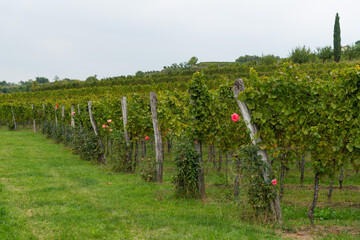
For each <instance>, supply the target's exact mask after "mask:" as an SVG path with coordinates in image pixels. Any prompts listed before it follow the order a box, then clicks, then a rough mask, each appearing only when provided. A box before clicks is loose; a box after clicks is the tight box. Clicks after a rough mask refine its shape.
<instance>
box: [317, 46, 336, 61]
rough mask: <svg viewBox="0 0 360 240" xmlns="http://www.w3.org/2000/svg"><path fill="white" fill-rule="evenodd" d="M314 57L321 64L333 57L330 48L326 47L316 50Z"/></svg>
mask: <svg viewBox="0 0 360 240" xmlns="http://www.w3.org/2000/svg"><path fill="white" fill-rule="evenodd" d="M316 56H317V57H318V58H319V59H321V60H322V61H323V62H325V61H326V60H330V59H331V58H332V57H333V56H334V53H333V50H332V48H331V46H326V47H322V48H317V54H316Z"/></svg>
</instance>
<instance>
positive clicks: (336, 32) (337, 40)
mask: <svg viewBox="0 0 360 240" xmlns="http://www.w3.org/2000/svg"><path fill="white" fill-rule="evenodd" d="M340 58H341V37H340V18H339V14H338V13H336V17H335V25H334V60H335V62H339V61H340Z"/></svg>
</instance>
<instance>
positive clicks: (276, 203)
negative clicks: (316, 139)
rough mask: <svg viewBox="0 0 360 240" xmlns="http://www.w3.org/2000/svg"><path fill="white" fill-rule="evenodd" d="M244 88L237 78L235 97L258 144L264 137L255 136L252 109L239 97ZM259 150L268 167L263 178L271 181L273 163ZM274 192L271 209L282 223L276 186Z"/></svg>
mask: <svg viewBox="0 0 360 240" xmlns="http://www.w3.org/2000/svg"><path fill="white" fill-rule="evenodd" d="M244 90H245V87H244V83H243V81H242V79H236V80H235V84H234V88H233V92H234V97H235V99H236V103H237V105H238V107H239V109H240V112H241V115H242V117H243V119H244V121H245V124H246V127H247V128H248V130H249V131H250V138H251V142H252V144H254V145H257V144H258V143H260V142H261V141H262V139H261V138H260V137H258V138H256V137H255V136H256V135H257V133H258V128H257V126H256V125H255V124H254V123H251V116H250V111H249V109H248V108H247V106H246V104H245V103H244V102H241V101H239V100H238V99H237V98H238V96H239V93H240V92H243V91H244ZM258 151H259V152H258V153H259V155H260V156H261V159H262V161H263V162H264V163H265V164H266V166H267V167H266V168H263V169H262V175H263V179H264V181H265V182H269V181H270V179H269V177H270V176H271V164H270V161H269V158H268V155H267V152H266V150H262V149H259V150H258ZM272 193H273V194H274V196H275V198H274V200H272V201H270V209H271V211H272V212H273V215H274V218H275V220H276V221H277V222H278V223H280V224H282V222H283V217H282V212H281V207H280V199H279V194H278V193H277V191H276V190H275V189H274V188H273V190H272Z"/></svg>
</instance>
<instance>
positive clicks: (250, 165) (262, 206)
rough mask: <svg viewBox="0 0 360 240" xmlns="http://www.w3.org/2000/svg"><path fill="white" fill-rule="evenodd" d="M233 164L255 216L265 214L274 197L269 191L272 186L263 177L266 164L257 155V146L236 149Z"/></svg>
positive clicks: (268, 210)
mask: <svg viewBox="0 0 360 240" xmlns="http://www.w3.org/2000/svg"><path fill="white" fill-rule="evenodd" d="M235 164H236V166H235V167H236V168H238V169H239V171H240V173H241V176H242V182H243V186H242V187H243V188H244V189H245V190H246V193H247V202H248V204H249V205H250V206H251V207H252V208H253V209H254V211H255V214H256V215H257V216H258V215H263V216H266V215H267V213H269V212H270V208H269V206H270V205H269V203H270V201H271V200H273V199H274V197H275V196H273V194H272V192H271V188H273V187H274V186H273V185H272V184H271V183H270V181H269V182H265V181H264V179H263V176H262V171H263V169H266V168H267V167H268V166H266V165H265V163H264V162H263V161H262V160H261V156H260V155H258V147H257V146H254V145H249V146H242V147H241V149H239V150H237V151H236V161H235Z"/></svg>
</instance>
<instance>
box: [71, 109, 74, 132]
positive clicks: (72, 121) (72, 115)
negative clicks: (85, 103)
mask: <svg viewBox="0 0 360 240" xmlns="http://www.w3.org/2000/svg"><path fill="white" fill-rule="evenodd" d="M73 113H74V105H71V127H72V128H75V121H74V114H73Z"/></svg>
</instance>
